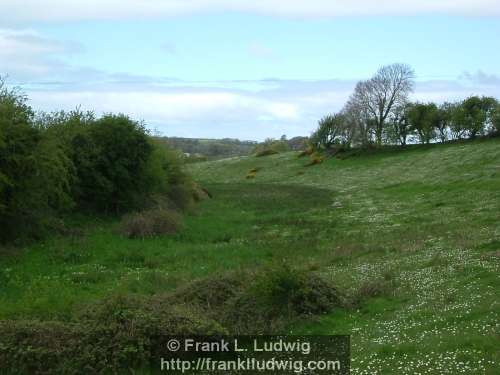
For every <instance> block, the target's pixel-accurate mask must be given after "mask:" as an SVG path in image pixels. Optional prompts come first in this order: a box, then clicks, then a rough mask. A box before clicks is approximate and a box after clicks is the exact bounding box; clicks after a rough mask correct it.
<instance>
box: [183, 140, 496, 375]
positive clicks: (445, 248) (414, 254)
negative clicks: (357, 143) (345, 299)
mask: <svg viewBox="0 0 500 375" xmlns="http://www.w3.org/2000/svg"><path fill="white" fill-rule="evenodd" d="M305 164H307V160H306V159H303V158H298V157H297V154H296V153H285V154H280V155H273V156H268V157H262V158H256V157H244V158H233V159H227V160H221V161H217V162H211V163H200V164H196V165H193V166H192V167H191V168H192V169H191V171H192V173H193V174H195V175H196V176H197V177H198V179H199V180H200V181H201V182H202V183H204V184H206V185H207V186H209V187H210V188H212V189H214V192H217V191H218V190H219V189H221V186H224V189H232V190H235V191H236V190H238V189H240V190H241V191H242V194H244V193H243V192H244V191H245V189H244V188H243V187H244V186H254V187H255V189H256V190H258V191H259V192H260V195H261V198H260V197H259V194H258V193H257V194H256V195H255V196H254V199H257V200H259V199H262V200H263V201H264V202H267V204H268V205H269V207H272V206H273V205H274V206H275V207H276V205H275V203H273V202H270V201H269V199H268V196H269V194H271V192H272V194H274V195H275V196H276V197H279V196H280V194H279V191H280V189H282V188H284V187H287V188H290V187H291V186H296V187H299V186H301V187H309V188H311V190H309V191H308V193H307V194H316V193H315V190H314V189H317V190H316V191H317V193H318V196H323V197H325V198H324V200H323V201H322V202H320V203H319V202H316V203H317V204H315V205H314V204H311V206H307V207H305V208H303V210H302V212H301V214H299V215H292V216H290V217H289V218H288V221H287V219H285V218H283V219H282V220H281V221H276V222H275V224H274V227H273V230H272V231H271V230H269V229H268V230H269V232H270V233H272V235H273V236H274V240H275V241H277V242H279V241H280V240H281V241H282V246H284V247H287V246H290V243H292V242H293V243H295V245H294V247H293V248H290V254H289V255H288V256H289V257H291V258H293V257H295V256H297V255H296V254H294V249H295V248H296V247H297V243H300V244H302V245H303V246H308V251H309V259H310V260H311V261H314V262H317V267H318V268H319V269H321V272H322V273H323V274H324V275H326V276H327V277H329V278H331V279H332V280H333V281H334V282H336V283H338V284H340V285H342V286H343V287H344V288H346V289H347V290H349V289H356V288H359V290H364V292H365V294H372V295H373V296H374V297H375V298H374V299H373V300H372V301H371V302H370V303H368V304H367V305H365V306H364V307H362V308H360V309H359V310H358V311H356V312H347V311H341V312H338V313H335V314H332V315H329V316H325V317H324V318H321V319H320V320H319V321H317V322H315V323H305V324H299V325H295V326H293V327H291V331H292V332H295V333H317V334H331V333H348V334H351V335H352V342H353V348H352V352H353V370H354V371H353V373H356V374H373V373H383V374H390V373H394V374H413V373H422V374H442V373H462V372H463V373H468V374H484V373H490V374H493V373H498V372H497V371H499V370H500V365H499V354H498V347H497V344H498V340H499V321H500V320H499V313H498V311H500V300H499V298H498V290H499V288H500V273H499V270H500V267H499V260H500V254H499V252H500V140H499V139H494V140H486V141H477V142H468V143H463V144H449V145H434V146H429V147H417V148H413V149H410V150H406V151H399V152H398V151H393V152H384V153H380V154H375V155H365V156H357V157H352V158H349V159H346V160H337V159H330V160H327V161H325V162H324V163H323V164H321V165H316V166H311V167H306V166H305ZM252 169H257V172H256V174H255V177H254V178H249V179H247V178H246V175H247V174H248V172H249V171H250V170H252ZM285 191H286V189H283V192H284V193H285ZM289 198H290V199H289V200H288V202H287V205H289V207H293V206H297V205H300V203H299V200H301V199H305V197H302V198H301V197H300V196H299V197H297V196H290V197H289ZM309 198H310V197H309ZM318 203H319V204H318ZM285 206H286V205H285ZM285 206H283V208H282V209H283V210H284V211H282V212H285V211H286V209H287V208H285ZM302 206H303V205H302ZM294 220H295V223H294V228H292V227H291V226H290V225H289V224H287V223H288V222H292V221H294ZM269 232H268V233H269ZM270 233H269V234H270ZM269 234H268V235H269ZM262 235H264V233H263V234H262ZM298 253H300V254H301V256H302V254H303V251H301V252H297V254H298ZM387 284H389V285H390V287H391V288H392V291H391V292H390V293H384V292H383V291H380V290H377V288H379V289H384V288H385V287H386V285H387ZM380 285H385V286H384V287H380Z"/></svg>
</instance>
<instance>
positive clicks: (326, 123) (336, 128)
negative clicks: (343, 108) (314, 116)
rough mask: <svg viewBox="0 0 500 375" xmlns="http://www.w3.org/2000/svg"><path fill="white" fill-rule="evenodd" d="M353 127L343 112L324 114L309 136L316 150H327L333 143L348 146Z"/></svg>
mask: <svg viewBox="0 0 500 375" xmlns="http://www.w3.org/2000/svg"><path fill="white" fill-rule="evenodd" d="M352 135H353V128H352V127H351V126H350V125H349V124H348V122H347V118H346V116H345V115H344V114H343V113H336V114H333V115H326V116H325V117H323V118H322V119H321V120H320V121H319V123H318V129H316V131H315V132H314V133H313V135H312V136H311V143H312V144H313V146H314V147H315V148H316V149H317V150H328V149H331V148H332V147H333V146H335V145H341V146H346V147H349V146H350V144H351V141H352Z"/></svg>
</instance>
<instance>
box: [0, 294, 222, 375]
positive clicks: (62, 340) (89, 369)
mask: <svg viewBox="0 0 500 375" xmlns="http://www.w3.org/2000/svg"><path fill="white" fill-rule="evenodd" d="M226 333H227V332H226V331H225V330H224V329H223V328H222V327H221V326H220V325H219V324H218V323H217V322H215V321H213V320H211V319H208V318H207V317H205V316H203V315H202V314H200V313H198V312H196V311H194V310H193V309H188V308H186V307H182V306H175V307H172V306H169V307H166V306H164V305H161V304H159V303H157V302H155V301H153V300H151V299H145V298H139V297H124V296H115V297H112V298H109V299H107V300H106V301H104V302H100V303H97V304H94V305H91V306H89V307H88V308H86V309H84V311H83V313H81V314H80V315H79V316H78V317H77V319H76V320H74V321H72V322H38V321H31V322H27V321H5V320H4V321H0V363H1V364H2V374H12V375H14V374H16V375H17V374H26V375H27V374H30V375H31V374H56V373H57V374H88V373H92V374H97V373H110V374H111V373H113V374H116V373H120V374H123V373H134V371H135V370H137V369H139V368H149V367H156V366H158V362H157V361H158V360H159V358H160V357H161V356H162V355H164V354H165V353H164V352H163V350H165V348H166V343H167V341H168V340H169V338H170V337H171V336H172V335H176V336H194V335H202V334H205V335H221V334H226ZM154 361H156V363H155V362H154Z"/></svg>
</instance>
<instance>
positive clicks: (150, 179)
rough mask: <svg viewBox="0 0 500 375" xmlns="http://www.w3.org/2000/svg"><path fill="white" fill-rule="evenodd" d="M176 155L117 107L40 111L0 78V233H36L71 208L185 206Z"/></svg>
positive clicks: (188, 193) (187, 190) (187, 184)
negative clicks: (97, 111) (101, 111)
mask: <svg viewBox="0 0 500 375" xmlns="http://www.w3.org/2000/svg"><path fill="white" fill-rule="evenodd" d="M193 189H194V184H193V182H192V181H191V179H190V178H189V177H188V176H187V175H186V174H185V173H184V171H183V170H182V166H181V160H180V158H179V155H178V154H177V153H175V152H174V151H172V150H169V149H168V148H166V147H165V145H159V144H157V143H156V142H154V141H153V139H152V137H150V135H149V134H148V131H147V130H146V128H145V126H144V124H142V123H140V122H137V121H133V120H132V119H130V118H129V117H127V116H125V115H122V114H119V115H113V114H106V115H104V116H102V117H100V118H97V117H96V116H95V115H94V114H93V113H92V112H82V111H80V110H78V109H77V110H75V111H70V112H64V111H61V112H54V113H50V114H47V113H39V114H35V113H34V111H33V110H32V109H31V107H29V106H28V105H27V98H26V97H25V96H24V95H22V93H20V92H19V91H18V90H15V89H8V88H7V87H6V86H5V84H4V83H3V81H1V80H0V227H1V228H2V231H1V232H0V241H8V240H16V239H20V238H27V237H37V236H40V235H41V234H43V232H44V231H45V230H46V229H47V228H49V227H50V226H51V222H52V221H53V220H54V219H55V218H56V217H57V216H58V215H60V214H62V213H64V212H65V211H67V210H69V209H74V210H83V211H86V212H89V213H104V214H113V215H115V214H122V213H126V212H130V211H134V210H139V209H142V208H145V207H146V208H147V207H150V206H153V205H154V203H155V202H156V201H158V200H159V199H167V200H168V201H169V202H170V205H172V206H175V207H176V208H177V209H186V208H188V207H190V205H191V204H192V202H193V200H194V198H195V197H194V196H193Z"/></svg>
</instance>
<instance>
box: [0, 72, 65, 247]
mask: <svg viewBox="0 0 500 375" xmlns="http://www.w3.org/2000/svg"><path fill="white" fill-rule="evenodd" d="M33 117H34V114H33V112H32V110H31V108H30V107H29V106H28V105H27V104H26V98H25V97H24V96H23V95H22V94H20V93H19V92H18V91H16V90H9V89H7V88H6V87H5V86H4V84H3V82H2V81H1V80H0V227H1V228H2V230H1V231H0V241H5V240H13V239H17V238H19V237H20V236H21V235H31V236H37V235H40V234H41V233H42V232H43V230H44V229H45V228H46V227H47V226H48V225H49V224H50V220H51V219H52V215H53V213H54V212H57V211H60V210H63V209H65V208H68V207H70V205H71V199H70V193H69V191H70V185H71V183H72V181H73V180H72V172H73V169H72V164H71V161H70V160H69V158H68V156H67V155H66V153H65V152H64V148H63V147H62V144H61V142H60V141H59V140H58V139H56V138H53V137H50V136H49V135H48V134H46V133H44V132H43V131H42V130H40V129H39V128H37V127H36V126H34V125H33Z"/></svg>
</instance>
